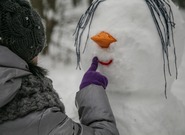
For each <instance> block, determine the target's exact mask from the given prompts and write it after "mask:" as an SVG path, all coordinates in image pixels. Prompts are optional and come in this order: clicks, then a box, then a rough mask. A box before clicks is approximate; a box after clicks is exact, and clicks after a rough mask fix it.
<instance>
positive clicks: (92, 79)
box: [80, 57, 108, 90]
mask: <svg viewBox="0 0 185 135" xmlns="http://www.w3.org/2000/svg"><path fill="white" fill-rule="evenodd" d="M97 68H98V58H97V57H94V58H93V60H92V64H91V67H90V68H89V69H88V70H87V72H86V73H85V75H84V76H83V78H82V82H81V84H80V90H81V89H83V88H84V87H86V86H88V85H90V84H95V85H100V86H103V88H104V89H106V87H107V85H108V80H107V78H106V77H105V76H103V75H101V74H100V73H99V72H96V69H97Z"/></svg>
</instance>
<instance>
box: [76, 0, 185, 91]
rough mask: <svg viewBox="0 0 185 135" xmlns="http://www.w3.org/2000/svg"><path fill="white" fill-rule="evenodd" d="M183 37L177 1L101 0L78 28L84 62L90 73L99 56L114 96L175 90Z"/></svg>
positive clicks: (102, 71) (81, 61) (78, 52)
mask: <svg viewBox="0 0 185 135" xmlns="http://www.w3.org/2000/svg"><path fill="white" fill-rule="evenodd" d="M156 1H158V4H159V5H161V6H163V7H160V8H159V5H157V4H156V3H155V2H156ZM165 3H166V4H165ZM168 4H170V5H171V7H170V6H169V5H168ZM171 10H172V11H173V14H172V12H171ZM166 13H167V14H166ZM159 14H160V17H161V18H159ZM162 14H163V15H164V16H162ZM173 15H174V16H173ZM173 17H174V18H173ZM165 19H166V20H165ZM174 22H175V23H176V27H175V29H174ZM182 33H183V21H182V18H181V17H180V14H179V13H178V11H177V9H176V8H175V6H174V5H173V4H172V2H167V1H164V0H163V2H162V1H160V0H155V1H154V0H95V1H93V3H92V5H91V6H90V7H89V8H88V10H87V11H86V13H85V14H84V15H83V16H82V17H81V19H80V21H79V23H78V26H77V29H76V49H77V54H78V55H77V56H78V62H80V63H81V67H82V68H83V69H84V70H87V68H88V67H89V65H90V63H91V60H92V58H93V57H94V56H97V57H98V58H99V61H100V63H99V67H98V70H99V71H100V72H101V73H102V74H104V75H105V76H107V77H108V79H109V86H108V88H109V89H108V90H110V91H119V92H141V91H144V92H146V93H147V92H148V93H151V94H153V93H156V92H157V91H158V92H161V93H164V90H165V83H167V89H169V88H170V87H171V84H172V82H173V81H174V79H175V78H176V75H177V68H178V66H179V64H180V61H181V56H182V52H183V46H184V44H183V43H184V37H183V35H184V34H182ZM173 39H174V44H173ZM170 75H171V76H170Z"/></svg>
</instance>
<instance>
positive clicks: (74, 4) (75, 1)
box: [72, 0, 81, 7]
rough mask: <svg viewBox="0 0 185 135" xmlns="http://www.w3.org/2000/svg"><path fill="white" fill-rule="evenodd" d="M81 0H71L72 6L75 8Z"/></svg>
mask: <svg viewBox="0 0 185 135" xmlns="http://www.w3.org/2000/svg"><path fill="white" fill-rule="evenodd" d="M80 1H81V0H72V3H73V6H74V7H76V6H77V5H78V4H79V2H80Z"/></svg>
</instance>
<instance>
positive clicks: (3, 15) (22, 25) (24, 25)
mask: <svg viewBox="0 0 185 135" xmlns="http://www.w3.org/2000/svg"><path fill="white" fill-rule="evenodd" d="M0 45H3V46H6V47H8V48H9V49H10V50H11V51H13V52H14V53H15V54H17V55H18V56H19V57H21V58H22V59H24V60H25V61H27V62H29V61H30V60H32V59H33V58H34V57H35V56H37V55H38V54H39V53H40V52H41V51H42V49H43V48H44V45H45V31H44V27H43V24H42V21H41V17H40V16H39V14H38V13H37V12H36V11H35V10H34V9H33V8H32V7H31V5H30V3H29V2H28V1H27V0H0Z"/></svg>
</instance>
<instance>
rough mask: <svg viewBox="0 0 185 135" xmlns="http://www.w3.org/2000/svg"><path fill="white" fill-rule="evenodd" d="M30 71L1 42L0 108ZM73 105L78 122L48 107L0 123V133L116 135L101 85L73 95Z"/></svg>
mask: <svg viewBox="0 0 185 135" xmlns="http://www.w3.org/2000/svg"><path fill="white" fill-rule="evenodd" d="M30 74H31V73H30V72H29V70H28V66H27V64H26V62H25V61H24V60H22V59H21V58H19V57H18V56H17V55H15V54H14V53H12V52H11V51H10V50H9V49H8V48H6V47H3V46H0V109H2V107H3V106H5V105H6V104H7V103H9V102H10V101H11V100H12V99H14V97H15V96H16V94H17V92H18V91H19V89H20V87H21V83H22V77H24V76H28V75H30ZM76 105H77V107H78V112H79V118H80V122H81V123H75V122H74V121H72V120H71V119H70V118H68V116H67V115H66V114H64V113H62V112H61V111H60V109H59V108H57V107H50V108H46V109H43V110H41V111H34V112H31V113H29V114H28V115H26V116H24V117H21V118H17V119H15V120H9V121H6V122H4V123H2V124H0V135H119V133H118V131H117V128H116V124H115V119H114V116H113V113H112V110H111V108H110V105H109V102H108V99H107V96H106V93H105V90H104V89H103V87H101V86H96V85H90V86H88V87H86V88H84V89H82V90H81V91H79V92H78V93H77V95H76Z"/></svg>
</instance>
